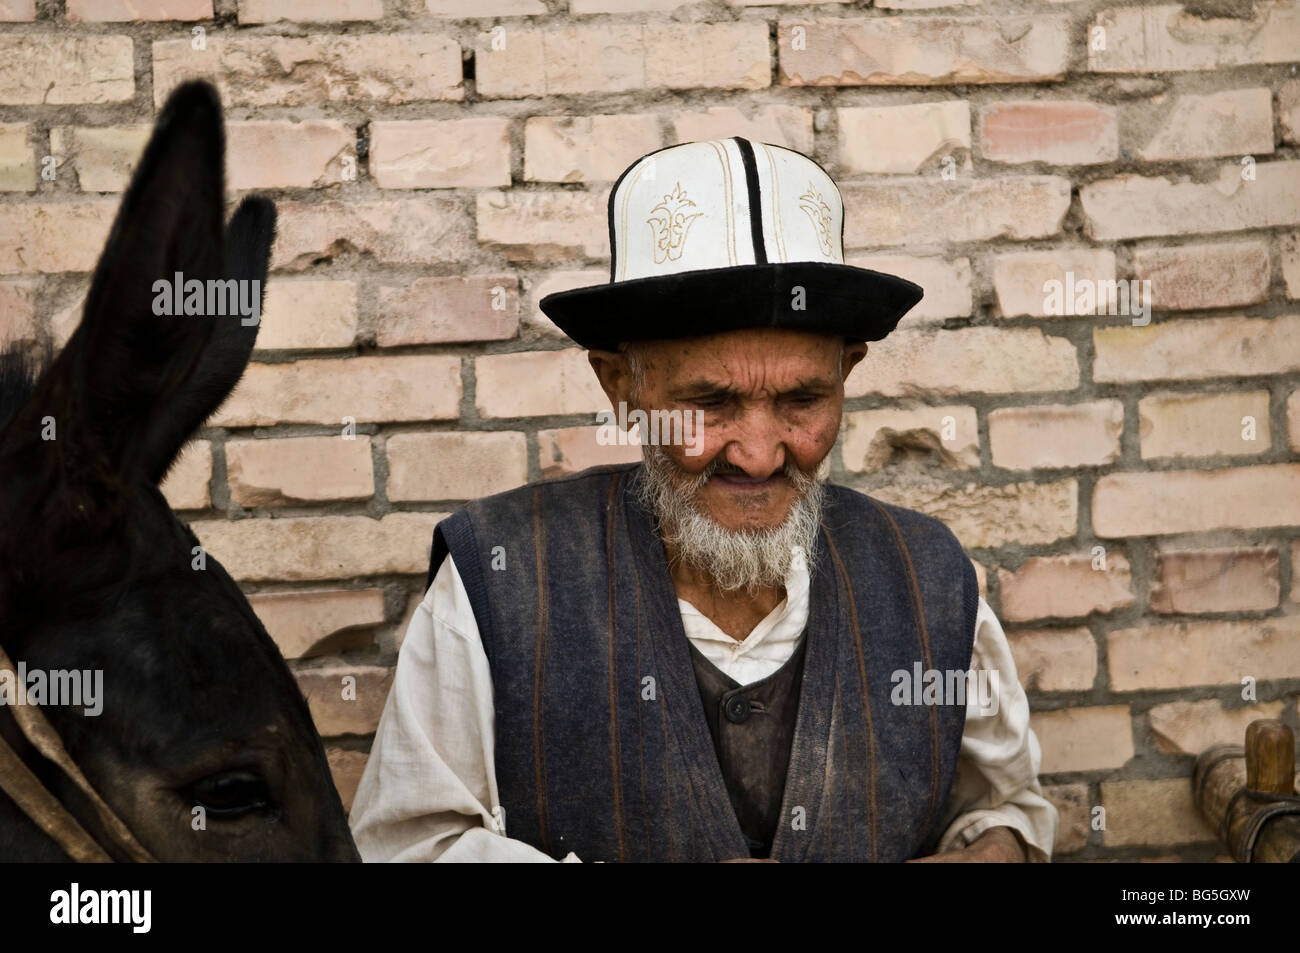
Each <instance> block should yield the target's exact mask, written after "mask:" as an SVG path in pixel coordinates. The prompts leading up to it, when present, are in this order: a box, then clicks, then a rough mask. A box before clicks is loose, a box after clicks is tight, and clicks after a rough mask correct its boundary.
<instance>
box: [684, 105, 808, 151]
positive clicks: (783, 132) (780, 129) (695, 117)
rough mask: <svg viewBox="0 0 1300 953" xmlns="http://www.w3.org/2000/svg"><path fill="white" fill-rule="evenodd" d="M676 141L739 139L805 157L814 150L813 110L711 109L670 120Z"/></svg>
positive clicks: (767, 107) (772, 107) (774, 107)
mask: <svg viewBox="0 0 1300 953" xmlns="http://www.w3.org/2000/svg"><path fill="white" fill-rule="evenodd" d="M673 135H674V138H675V139H676V141H677V142H703V141H705V140H707V139H726V138H728V137H729V136H741V137H743V138H745V139H749V140H751V141H753V142H770V143H771V144H772V145H775V146H785V147H786V148H787V149H794V150H795V151H796V152H802V153H804V154H805V155H811V154H812V151H813V119H812V110H810V109H806V108H804V107H802V106H784V105H780V104H777V103H772V104H768V105H763V106H757V107H747V108H746V109H745V111H743V112H742V111H741V109H740V107H738V106H710V107H709V108H708V109H705V110H703V111H702V112H684V113H680V114H678V115H676V116H675V118H674V119H673Z"/></svg>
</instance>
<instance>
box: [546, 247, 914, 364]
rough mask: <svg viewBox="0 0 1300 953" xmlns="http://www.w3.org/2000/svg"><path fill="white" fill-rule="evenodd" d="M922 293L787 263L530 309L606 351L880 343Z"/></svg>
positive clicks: (687, 274) (887, 280) (568, 298)
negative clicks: (709, 339) (755, 339)
mask: <svg viewBox="0 0 1300 953" xmlns="http://www.w3.org/2000/svg"><path fill="white" fill-rule="evenodd" d="M799 289H802V295H798V290H799ZM923 294H924V292H923V291H922V290H921V286H920V285H917V284H915V283H913V282H911V281H907V280H906V279H904V278H899V277H897V276H895V275H887V274H883V273H882V272H878V271H872V270H870V269H868V268H857V267H854V266H852V265H841V264H838V263H835V262H814V261H807V262H805V261H795V262H769V263H767V264H761V265H738V266H733V267H728V268H708V269H701V270H697V271H683V272H678V273H677V274H671V275H656V276H654V277H650V278H633V279H630V280H628V281H616V282H610V283H609V284H604V285H594V286H591V287H587V288H574V289H572V290H570V291H557V292H555V293H554V294H549V295H547V296H546V297H544V298H543V299H542V300H541V301H540V302H538V304H539V306H540V307H541V309H542V311H543V313H545V315H546V316H547V317H548V318H550V319H551V320H552V321H554V322H555V324H556V325H557V326H558V327H559V328H560V330H562V331H563V332H564V333H565V334H567V335H568V336H569V337H571V338H573V340H575V341H577V342H578V343H579V344H581V345H582V346H583V347H585V348H591V349H594V350H614V349H615V348H616V347H617V346H618V345H619V344H620V343H622V342H623V341H638V340H653V339H664V338H685V337H698V336H700V335H705V334H718V333H721V332H724V331H739V330H742V329H746V328H789V329H792V330H799V331H817V332H822V333H825V334H834V335H843V336H844V337H846V338H849V339H850V340H855V341H879V340H880V339H881V338H883V337H884V336H885V335H887V334H889V332H891V331H893V330H894V328H895V327H897V326H898V322H899V320H900V319H902V317H903V315H905V314H906V313H907V312H908V311H910V310H911V309H912V308H913V307H914V306H915V305H916V303H917V302H918V301H920V300H921V296H922V295H923ZM800 302H801V303H802V305H803V307H802V309H798V308H797V307H796V304H798V303H800Z"/></svg>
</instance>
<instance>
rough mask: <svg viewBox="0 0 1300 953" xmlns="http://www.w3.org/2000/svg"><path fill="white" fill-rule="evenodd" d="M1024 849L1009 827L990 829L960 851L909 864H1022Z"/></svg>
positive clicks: (924, 858) (932, 855)
mask: <svg viewBox="0 0 1300 953" xmlns="http://www.w3.org/2000/svg"><path fill="white" fill-rule="evenodd" d="M1025 860H1026V857H1025V848H1024V847H1023V846H1021V843H1020V838H1019V837H1018V836H1017V835H1016V833H1015V831H1013V830H1012V829H1011V828H1009V827H992V828H989V829H988V830H987V831H985V832H984V833H983V834H981V835H980V836H979V837H977V838H975V842H974V843H972V844H971V845H970V846H969V847H963V848H962V849H961V850H950V851H947V852H946V853H942V854H931V855H930V856H929V857H914V858H913V859H912V860H909V861H907V863H909V864H1023V863H1024V862H1025Z"/></svg>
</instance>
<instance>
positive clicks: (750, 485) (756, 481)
mask: <svg viewBox="0 0 1300 953" xmlns="http://www.w3.org/2000/svg"><path fill="white" fill-rule="evenodd" d="M709 482H710V483H714V482H716V483H717V484H718V486H719V487H721V488H722V489H724V490H726V491H727V492H729V493H763V492H766V491H768V490H774V489H776V488H777V487H778V486H780V485H782V484H783V483H785V482H786V478H785V475H784V474H782V473H773V474H771V475H769V476H766V477H752V476H749V475H748V474H746V473H715V474H714V475H713V476H712V477H710V478H709Z"/></svg>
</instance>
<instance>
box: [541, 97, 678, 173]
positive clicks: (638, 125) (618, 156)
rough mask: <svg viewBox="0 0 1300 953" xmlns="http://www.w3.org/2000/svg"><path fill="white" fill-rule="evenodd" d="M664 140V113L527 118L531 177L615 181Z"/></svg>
mask: <svg viewBox="0 0 1300 953" xmlns="http://www.w3.org/2000/svg"><path fill="white" fill-rule="evenodd" d="M662 145H663V131H662V130H661V129H660V127H659V117H658V116H654V115H650V114H646V113H629V114H626V115H612V116H532V117H529V119H528V121H527V122H526V123H524V178H525V179H527V180H528V181H529V182H613V181H614V180H615V179H617V178H618V177H619V176H620V175H622V173H623V170H624V169H626V168H627V167H628V166H629V165H630V164H631V163H633V162H634V161H636V160H637V159H639V158H641V156H643V155H646V154H647V153H650V152H654V151H655V150H656V149H658V148H659V147H660V146H662Z"/></svg>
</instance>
